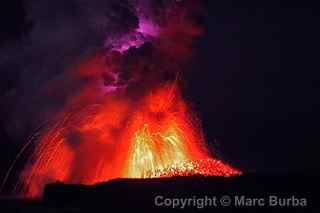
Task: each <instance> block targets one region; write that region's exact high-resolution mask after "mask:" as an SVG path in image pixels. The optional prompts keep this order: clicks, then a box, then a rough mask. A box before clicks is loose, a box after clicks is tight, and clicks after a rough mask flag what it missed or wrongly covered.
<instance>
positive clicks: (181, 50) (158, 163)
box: [15, 1, 241, 197]
mask: <svg viewBox="0 0 320 213" xmlns="http://www.w3.org/2000/svg"><path fill="white" fill-rule="evenodd" d="M187 2H189V1H187ZM174 8H175V9H174V10H173V12H170V13H167V12H166V10H165V11H163V12H165V13H164V15H163V16H164V17H167V18H165V19H164V20H163V21H159V23H162V24H161V25H160V24H156V23H155V20H156V18H153V19H152V18H150V17H149V16H147V15H145V16H141V15H139V13H140V12H137V13H138V14H137V17H138V18H139V26H138V28H137V29H135V30H133V31H132V32H129V33H128V34H125V35H123V36H121V37H120V38H118V37H111V38H109V39H107V41H106V44H105V46H106V49H105V50H103V51H101V52H99V53H97V55H96V56H93V57H91V56H90V57H89V59H88V60H87V61H85V60H84V62H83V63H80V64H79V66H78V67H76V68H74V70H73V69H72V68H70V67H68V68H70V70H71V71H70V70H69V69H66V70H67V71H66V74H65V75H64V77H65V78H70V79H67V80H68V81H66V82H68V84H72V86H70V85H68V87H67V88H72V91H70V92H69V91H68V93H67V94H64V95H65V96H63V97H65V98H64V99H63V107H61V108H59V111H54V113H52V114H50V115H51V117H50V123H49V124H48V126H46V127H45V128H44V130H43V131H41V133H40V134H39V135H40V136H39V138H37V139H35V140H34V141H33V142H34V144H33V145H34V146H33V147H32V146H31V148H32V153H31V155H30V156H29V155H28V154H29V153H26V154H27V155H28V156H27V157H28V158H27V162H26V164H25V167H24V170H23V171H22V172H21V174H20V176H19V181H18V183H17V185H16V187H15V189H16V191H17V192H18V193H20V194H23V195H25V196H28V197H36V196H40V195H41V193H42V190H43V188H44V186H45V185H46V184H47V183H50V182H55V181H62V182H64V183H76V184H95V183H98V182H102V181H107V180H110V179H114V178H153V177H171V176H187V175H217V176H231V175H239V174H241V172H240V171H239V170H237V169H234V168H232V167H231V166H229V165H227V164H226V163H224V162H222V161H220V160H218V159H215V158H212V157H211V155H210V153H209V152H208V151H207V148H206V142H205V139H204V136H203V132H202V128H201V125H200V122H199V120H198V119H197V117H196V116H195V115H194V113H193V112H192V110H191V109H190V107H189V105H188V103H187V101H186V100H185V99H184V97H183V95H182V94H181V91H180V89H179V83H180V82H179V81H178V80H177V77H176V76H177V75H178V74H177V73H179V72H180V71H181V70H182V69H183V66H181V64H182V63H184V62H186V61H188V59H189V58H190V57H191V55H192V54H191V52H192V48H191V46H192V45H191V44H192V41H193V40H194V38H195V37H197V36H199V34H201V30H199V29H198V27H197V26H195V24H194V23H193V22H192V21H189V15H188V13H187V10H189V9H190V8H191V9H192V8H194V7H193V5H190V7H187V8H186V9H183V8H182V9H180V10H177V9H178V8H176V7H174ZM147 17H149V18H147ZM161 20H162V19H161ZM160 26H161V27H160ZM146 42H147V43H149V45H144V44H145V43H146ZM150 43H152V44H150ZM69 71H70V72H69ZM63 80H65V79H63ZM53 84H54V85H53V88H57V89H51V90H50V91H54V92H55V91H58V92H57V93H59V92H61V91H64V89H62V90H61V88H60V87H59V86H60V84H57V82H55V81H54V82H53ZM65 84H66V83H65V81H62V84H61V85H62V86H61V87H63V86H65ZM69 86H70V87H69ZM49 87H50V85H48V88H49ZM73 88H74V89H73ZM59 89H60V90H59ZM70 90H71V89H70ZM54 92H52V93H53V94H56V93H54ZM52 93H50V94H52ZM56 95H60V94H56ZM28 144H29V143H28ZM28 144H27V145H28ZM30 144H32V142H30ZM27 145H26V147H27Z"/></svg>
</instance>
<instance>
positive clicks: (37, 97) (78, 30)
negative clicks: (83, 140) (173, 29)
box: [0, 0, 138, 135]
mask: <svg viewBox="0 0 320 213" xmlns="http://www.w3.org/2000/svg"><path fill="white" fill-rule="evenodd" d="M25 7H26V10H27V19H28V21H29V22H30V23H31V24H32V27H31V29H30V30H29V33H28V34H27V35H25V36H24V37H23V39H22V40H21V41H18V42H15V43H14V44H11V45H10V44H9V45H6V47H2V48H1V61H0V67H1V71H2V72H3V73H9V75H12V76H14V78H15V79H16V80H15V82H17V83H16V86H15V88H10V90H7V91H4V92H3V93H2V94H1V100H2V104H3V106H2V108H3V112H2V113H3V117H5V121H4V123H6V125H7V128H8V131H9V132H11V135H21V134H24V133H25V132H29V131H30V130H31V129H34V128H38V126H39V125H41V124H42V123H44V122H46V120H47V119H48V116H49V115H50V114H51V113H52V110H53V111H54V110H56V109H58V108H59V107H61V106H62V105H63V103H64V101H65V99H66V98H67V96H68V93H69V92H70V91H71V90H77V87H78V86H79V87H81V83H82V82H76V81H75V79H70V76H68V75H67V74H66V72H65V70H66V68H67V67H69V66H71V65H73V64H77V63H79V61H81V60H82V59H84V58H86V57H89V56H90V55H92V54H93V53H95V52H96V51H97V49H100V48H101V47H103V45H104V41H105V40H106V39H107V38H108V37H111V36H119V35H122V34H125V33H127V32H129V31H130V30H132V29H134V28H136V27H137V25H138V19H137V17H136V16H135V14H134V8H133V7H132V6H131V5H130V4H129V3H128V2H127V1H117V0H115V1H110V0H108V1H106V0H93V1H85V0H70V1H63V0H57V1H50V0H47V1H46V0H45V1H43V0H32V1H26V2H25ZM55 83H58V84H59V85H57V87H56V88H52V89H53V90H55V91H54V92H52V93H48V92H47V90H48V89H50V85H53V84H55Z"/></svg>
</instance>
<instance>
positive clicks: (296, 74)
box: [0, 0, 320, 177]
mask: <svg viewBox="0 0 320 213" xmlns="http://www.w3.org/2000/svg"><path fill="white" fill-rule="evenodd" d="M21 2H22V1H19V0H7V1H2V2H1V7H0V8H1V12H0V15H1V18H0V23H1V25H0V26H1V34H0V36H1V42H0V44H1V46H3V45H5V44H8V42H12V41H15V40H17V39H19V38H21V37H23V35H24V34H25V33H26V32H27V31H28V29H29V27H30V26H32V24H30V23H29V22H28V21H27V20H26V18H25V12H24V9H23V4H22V3H21ZM302 4H303V5H302ZM207 7H208V17H207V19H206V20H205V23H204V25H205V29H206V33H205V35H204V36H203V37H202V38H201V39H200V40H199V41H198V43H197V47H198V49H197V53H198V55H197V57H196V59H195V62H194V63H193V66H191V67H190V70H189V73H188V75H187V76H186V79H187V80H188V84H187V85H188V86H187V88H186V95H187V96H188V98H189V99H190V100H191V101H192V102H193V103H194V106H195V108H196V109H197V110H198V112H199V114H200V117H201V119H202V121H203V126H204V130H205V134H206V137H207V139H208V141H209V142H211V143H213V142H215V143H216V145H215V146H216V147H217V149H218V153H219V154H220V155H221V156H223V158H224V159H225V160H227V161H228V162H230V163H232V164H233V165H235V166H238V167H240V168H243V169H245V170H255V171H261V172H287V171H302V172H314V171H315V170H318V169H319V165H318V162H319V160H318V156H319V154H318V150H319V149H318V148H319V147H320V146H319V145H318V143H319V142H320V141H319V139H320V137H319V130H320V129H319V119H318V118H319V116H318V111H319V110H318V107H319V94H320V93H319V92H320V91H319V86H318V85H316V84H319V79H320V78H319V76H320V74H319V70H320V69H319V63H320V62H319V56H320V54H319V50H320V49H319V47H320V42H319V38H320V31H319V26H320V25H319V24H320V22H319V21H320V11H319V8H316V7H315V5H312V4H311V3H309V2H305V3H302V2H301V1H299V2H298V1H297V3H296V2H295V1H290V3H289V4H288V3H287V2H286V3H285V1H274V3H270V1H263V2H261V1H248V0H245V1H236V0H234V1H233V0H224V1H213V0H208V1H207ZM17 78H18V77H17V76H16V72H15V71H14V70H11V71H8V70H1V81H0V89H1V94H4V93H5V92H7V91H9V90H10V89H12V88H15V87H16V86H17V85H16V84H17V83H18V81H17ZM5 105H6V103H4V102H2V101H1V110H2V108H5V107H4V106H5ZM4 120H5V119H0V122H1V123H0V134H1V145H0V158H1V163H0V170H1V174H0V175H1V176H0V177H2V176H3V174H4V171H5V170H6V169H7V168H8V165H9V163H10V161H12V160H13V158H14V156H15V155H16V153H17V152H18V149H19V147H20V146H21V145H22V143H21V141H16V140H17V138H21V140H24V136H11V135H9V134H8V133H7V131H6V128H5V126H6V123H5V121H4Z"/></svg>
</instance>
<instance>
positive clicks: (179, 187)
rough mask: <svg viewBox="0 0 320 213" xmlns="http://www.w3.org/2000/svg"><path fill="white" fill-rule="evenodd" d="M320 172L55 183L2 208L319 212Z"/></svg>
mask: <svg viewBox="0 0 320 213" xmlns="http://www.w3.org/2000/svg"><path fill="white" fill-rule="evenodd" d="M318 181H319V176H318V175H313V176H306V175H292V174H291V175H255V174H246V175H243V176H237V177H229V178H224V177H203V176H192V177H173V178H159V179H116V180H111V181H108V182H104V183H98V184H95V185H93V186H85V185H69V184H63V183H53V184H49V185H47V186H46V188H45V191H44V196H43V200H42V201H27V200H23V199H8V198H3V199H1V202H0V204H1V209H3V210H6V211H2V210H1V212H16V211H18V212H113V211H116V210H136V209H137V210H143V211H144V212H145V211H149V210H150V211H152V212H167V211H170V210H177V209H183V210H184V211H190V212H193V211H194V210H198V209H202V210H204V211H206V212H214V211H215V210H218V211H219V212H221V211H223V212H234V210H245V211H246V212H248V211H249V212H284V211H286V210H288V211H289V212H319V210H320V208H319V204H318V203H319V199H318V194H317V193H318V185H319V184H318ZM173 207H175V208H173Z"/></svg>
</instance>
